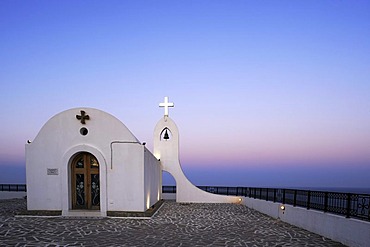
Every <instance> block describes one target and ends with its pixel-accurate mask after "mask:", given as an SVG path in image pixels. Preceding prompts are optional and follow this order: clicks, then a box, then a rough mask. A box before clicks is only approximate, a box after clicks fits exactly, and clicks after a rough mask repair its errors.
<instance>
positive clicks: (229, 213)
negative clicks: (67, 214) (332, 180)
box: [0, 199, 343, 246]
mask: <svg viewBox="0 0 370 247" xmlns="http://www.w3.org/2000/svg"><path fill="white" fill-rule="evenodd" d="M25 208H26V201H25V200H23V199H14V200H0V246H343V245H341V244H339V243H337V242H333V241H331V240H329V239H325V238H323V237H321V236H319V235H317V234H313V233H311V232H308V231H305V230H302V229H300V228H297V227H294V226H292V225H289V224H286V223H284V222H281V221H279V220H276V219H273V218H271V217H268V216H266V215H263V214H261V213H259V212H257V211H254V210H251V209H249V208H247V207H245V206H243V205H236V204H178V203H175V202H171V201H166V202H165V203H164V204H163V206H162V207H161V208H160V209H159V211H158V212H157V214H156V215H155V216H153V217H152V218H151V219H149V220H143V219H142V220H139V219H116V218H100V219H96V218H63V217H54V218H40V217H36V218H34V217H32V218H31V217H14V214H15V212H16V211H20V210H24V209H25Z"/></svg>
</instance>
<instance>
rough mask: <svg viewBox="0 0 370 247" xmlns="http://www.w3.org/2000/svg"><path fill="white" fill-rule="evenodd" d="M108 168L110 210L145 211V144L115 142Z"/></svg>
mask: <svg viewBox="0 0 370 247" xmlns="http://www.w3.org/2000/svg"><path fill="white" fill-rule="evenodd" d="M112 157H113V158H112V168H108V177H109V179H108V211H145V210H146V208H145V202H144V197H143V194H144V182H143V180H144V165H143V164H144V146H143V145H141V144H138V143H115V144H114V145H113V156H112Z"/></svg>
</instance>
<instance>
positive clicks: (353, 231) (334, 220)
mask: <svg viewBox="0 0 370 247" xmlns="http://www.w3.org/2000/svg"><path fill="white" fill-rule="evenodd" d="M243 204H244V205H246V206H247V207H249V208H253V209H255V210H257V211H260V212H262V213H264V214H267V215H270V216H272V217H274V218H279V219H281V220H282V221H284V222H287V223H289V224H292V225H295V226H298V227H300V228H303V229H306V230H308V231H310V232H314V233H317V234H319V235H321V236H324V237H327V238H330V239H332V240H335V241H338V242H341V243H343V244H345V245H348V246H353V247H360V246H361V247H362V246H363V247H365V246H369V243H370V222H366V221H361V220H356V219H352V218H345V217H343V216H339V215H334V214H329V213H324V212H320V211H316V210H307V209H305V208H300V207H293V206H291V205H285V210H281V209H280V206H281V203H273V202H268V201H265V200H259V199H253V198H249V197H244V198H243Z"/></svg>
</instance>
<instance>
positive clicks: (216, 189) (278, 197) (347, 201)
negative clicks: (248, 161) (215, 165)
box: [162, 186, 370, 221]
mask: <svg viewBox="0 0 370 247" xmlns="http://www.w3.org/2000/svg"><path fill="white" fill-rule="evenodd" d="M198 188H199V189H202V190H204V191H207V192H209V193H214V194H220V195H233V196H245V197H249V198H254V199H260V200H265V201H271V202H277V203H281V204H288V205H292V206H294V207H302V208H306V209H313V210H318V211H323V212H327V213H332V214H337V215H342V216H345V217H347V218H356V219H360V220H366V221H370V194H357V193H342V192H327V191H312V190H296V189H275V188H254V187H220V186H198ZM162 192H163V193H176V186H163V188H162Z"/></svg>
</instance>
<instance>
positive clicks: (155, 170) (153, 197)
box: [144, 148, 162, 209]
mask: <svg viewBox="0 0 370 247" xmlns="http://www.w3.org/2000/svg"><path fill="white" fill-rule="evenodd" d="M144 150H145V151H144V157H145V162H144V196H145V198H144V200H145V205H146V209H148V208H150V207H151V206H153V205H154V204H155V203H156V202H158V201H159V200H160V199H161V197H162V169H161V165H160V162H159V161H158V160H157V158H156V157H154V155H153V154H152V153H151V152H149V150H148V149H146V148H145V149H144Z"/></svg>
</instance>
